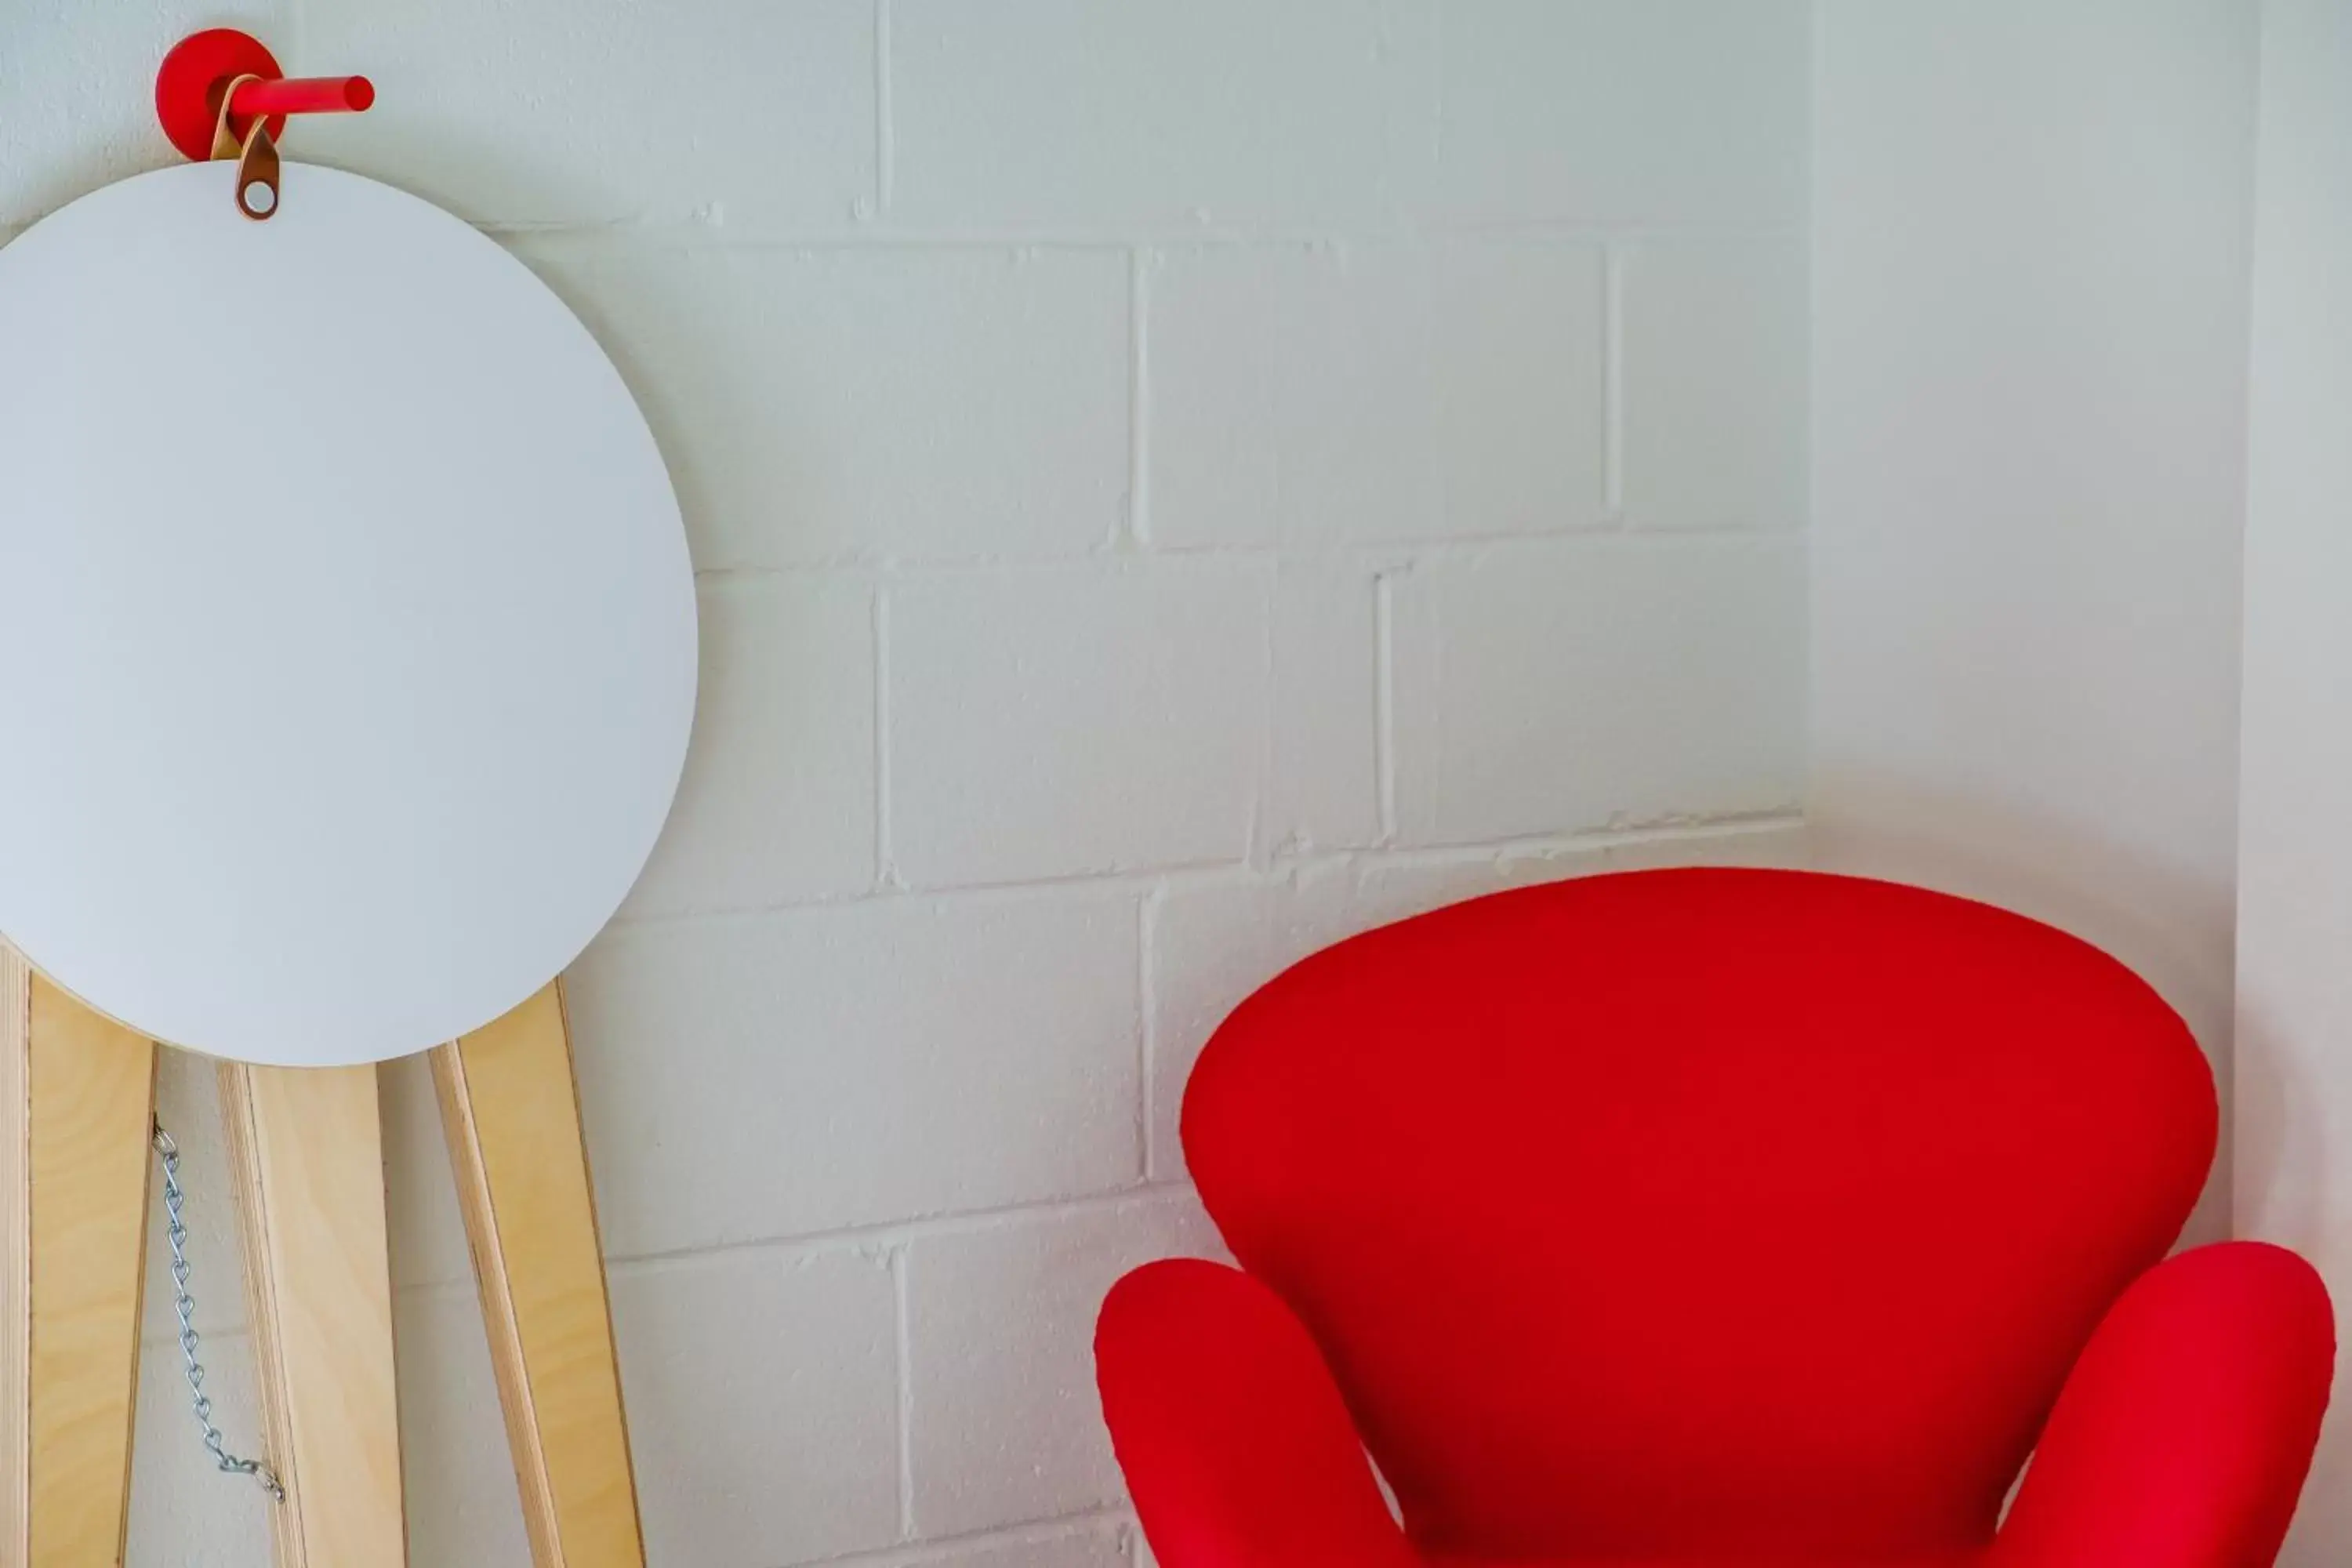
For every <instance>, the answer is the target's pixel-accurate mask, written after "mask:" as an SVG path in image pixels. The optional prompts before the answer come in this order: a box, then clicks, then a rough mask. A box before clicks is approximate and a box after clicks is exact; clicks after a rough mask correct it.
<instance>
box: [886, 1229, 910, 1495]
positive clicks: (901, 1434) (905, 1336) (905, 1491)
mask: <svg viewBox="0 0 2352 1568" xmlns="http://www.w3.org/2000/svg"><path fill="white" fill-rule="evenodd" d="M907 1300H908V1297H907V1249H906V1248H905V1247H893V1248H891V1251H890V1310H891V1313H892V1316H893V1318H894V1319H895V1327H896V1330H897V1336H896V1352H897V1357H898V1539H899V1540H901V1541H912V1540H914V1539H915V1331H914V1324H913V1321H912V1319H911V1316H910V1314H909V1312H908V1306H907Z"/></svg>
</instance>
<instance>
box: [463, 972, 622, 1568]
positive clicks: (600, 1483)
mask: <svg viewBox="0 0 2352 1568" xmlns="http://www.w3.org/2000/svg"><path fill="white" fill-rule="evenodd" d="M433 1079H434V1084H435V1086H436V1089H438V1090H439V1093H440V1099H441V1120H442V1125H443V1128H444V1130H445V1131H446V1133H447V1135H448V1139H449V1157H450V1160H451V1163H453V1164H454V1165H455V1167H456V1170H457V1194H458V1199H459V1204H460V1206H461V1207H462V1208H463V1209H464V1211H465V1215H466V1229H467V1237H468V1238H469V1239H470V1241H471V1243H472V1247H473V1255H474V1273H475V1278H476V1280H477V1282H478V1284H479V1286H480V1288H481V1296H482V1318H483V1321H484V1322H485V1323H486V1324H487V1326H488V1330H489V1338H490V1358H491V1361H492V1363H494V1364H495V1366H496V1368H497V1371H498V1380H499V1398H500V1400H501V1402H502V1403H503V1404H504V1405H505V1408H506V1417H507V1436H508V1440H509V1445H510V1446H511V1447H512V1448H513V1451H514V1461H515V1476H516V1479H517V1482H518V1483H519V1484H520V1488H521V1490H522V1502H523V1521H524V1524H525V1525H526V1527H527V1528H528V1530H529V1532H530V1546H531V1558H532V1561H533V1562H534V1563H536V1564H537V1565H538V1568H640V1565H641V1564H643V1563H644V1562H645V1545H644V1541H643V1536H642V1533H641V1531H640V1530H639V1526H638V1520H637V1497H636V1484H635V1479H634V1477H633V1475H632V1472H631V1469H630V1463H629V1439H628V1427H627V1422H626V1419H625V1415H624V1414H623V1411H622V1405H621V1382H620V1372H619V1368H618V1366H617V1364H616V1363H615V1361H614V1352H613V1322H612V1312H611V1309H610V1307H609V1305H608V1303H607V1300H606V1297H605V1290H604V1256H603V1252H602V1250H601V1248H600V1247H599V1244H598V1241H597V1234H596V1208H595V1197H594V1193H593V1187H592V1184H591V1183H590V1180H589V1173H588V1157H587V1151H586V1148H585V1145H584V1144H583V1142H582V1139H581V1133H580V1103H579V1095H578V1091H577V1089H576V1088H575V1086H574V1083H573V1079H572V1042H571V1034H570V1029H569V1026H568V1024H567V1021H566V1019H565V1016H564V1007H563V994H562V986H561V984H551V985H549V986H548V987H546V989H544V990H542V991H541V992H540V993H539V994H537V995H536V996H534V997H532V998H531V999H530V1001H529V1002H526V1003H524V1004H523V1005H521V1006H520V1007H518V1008H516V1009H515V1010H514V1011H513V1012H511V1013H509V1014H508V1015H507V1016H505V1017H503V1018H500V1019H499V1021H498V1022H496V1023H494V1024H492V1025H490V1026H488V1028H485V1029H482V1030H479V1031H478V1032H476V1033H474V1034H471V1035H467V1036H466V1037H464V1038H463V1039H461V1040H458V1041H457V1043H455V1044H454V1045H448V1046H444V1047H441V1048H440V1049H438V1050H436V1051H435V1052H434V1053H433Z"/></svg>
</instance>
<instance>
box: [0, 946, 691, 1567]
mask: <svg viewBox="0 0 2352 1568" xmlns="http://www.w3.org/2000/svg"><path fill="white" fill-rule="evenodd" d="M157 1049H158V1047H156V1046H155V1045H154V1044H153V1043H152V1041H149V1040H146V1039H144V1038H142V1037H139V1036H137V1035H135V1034H133V1033H132V1032H131V1031H130V1030H127V1029H125V1028H123V1027H122V1026H120V1025H118V1024H115V1023H113V1022H111V1021H110V1020H108V1019H106V1018H103V1017H101V1016H99V1015H98V1014H96V1013H94V1012H91V1011H90V1010H89V1008H87V1007H85V1006H83V1005H80V1004H79V1002H77V1001H75V1000H74V999H73V998H72V997H70V996H68V994H65V993H64V992H63V991H61V990H58V988H57V987H55V986H53V985H51V984H48V983H47V981H45V980H43V979H42V978H41V977H40V976H39V975H38V974H37V973H34V972H33V971H32V969H31V968H30V966H29V965H27V964H26V963H25V961H24V960H23V959H22V958H21V957H20V956H19V955H18V954H17V953H16V952H15V951H14V950H13V949H11V948H9V947H8V946H6V944H5V943H0V1205H6V1207H5V1212H0V1568H16V1565H17V1564H24V1565H26V1568H118V1565H119V1564H120V1563H121V1561H122V1551H123V1542H124V1536H125V1531H126V1528H127V1523H128V1518H129V1505H130V1478H131V1445H132V1440H133V1432H132V1426H133V1422H132V1417H133V1412H134V1410H135V1406H136V1401H137V1393H138V1378H139V1331H140V1323H141V1303H142V1293H143V1285H144V1281H143V1272H144V1271H143V1263H144V1258H145V1253H146V1225H147V1215H148V1209H149V1203H150V1191H149V1188H150V1172H151V1157H150V1143H149V1139H150V1135H151V1130H152V1120H153V1105H154V1083H155V1064H156V1052H157ZM432 1058H433V1073H434V1079H435V1084H436V1089H437V1091H438V1095H439V1099H440V1102H441V1107H442V1114H443V1121H444V1126H445V1129H446V1133H447V1137H448V1143H449V1152H450V1157H451V1162H452V1165H453V1168H454V1170H455V1173H456V1176H457V1190H458V1194H459V1200H460V1207H461V1209H462V1211H463V1213H464V1215H465V1220H466V1226H467V1239H468V1242H469V1245H470V1247H471V1250H472V1254H473V1258H474V1264H475V1271H476V1278H477V1282H478V1286H479V1288H480V1294H481V1300H482V1309H483V1317H484V1322H485V1326H486V1328H487V1330H488V1337H489V1342H490V1350H491V1359H492V1363H493V1365H494V1367H495V1368H496V1371H497V1374H498V1384H499V1399H500V1403H501V1405H503V1407H504V1410H505V1415H506V1425H507V1431H508V1436H509V1447H510V1448H511V1451H512V1454H513V1458H514V1463H515V1470H516V1478H517V1483H518V1486H519V1489H520V1493H521V1500H522V1504H523V1517H524V1521H525V1525H526V1528H527V1531H528V1533H529V1536H530V1549H531V1558H532V1562H533V1563H534V1564H535V1565H536V1568H642V1564H643V1563H644V1561H645V1548H644V1539H643V1531H642V1529H641V1526H640V1523H639V1519H638V1510H637V1499H636V1488H635V1475H634V1470H633V1467H632V1465H631V1462H630V1456H629V1443H628V1429H627V1421H626V1416H625V1412H624V1409H623V1405H622V1399H621V1385H620V1375H619V1369H618V1363H617V1361H616V1359H615V1355H614V1341H613V1330H612V1314H611V1310H610V1306H609V1304H608V1300H607V1297H606V1292H605V1282H604V1260H603V1254H602V1250H601V1247H600V1245H599V1242H598V1239H597V1230H596V1217H595V1204H594V1195H593V1184H592V1182H591V1180H590V1176H589V1171H588V1165H587V1158H586V1152H585V1147H584V1144H583V1140H582V1136H581V1128H580V1114H579V1099H578V1093H577V1089H576V1087H575V1084H574V1081H573V1077H572V1052H571V1039H570V1030H569V1025H568V1019H567V1016H566V1014H565V1010H564V1005H563V996H562V987H561V985H560V984H550V985H549V986H547V987H546V988H545V989H543V990H542V991H541V992H540V993H539V994H537V995H535V996H533V997H532V998H531V999H530V1001H529V1002H527V1003H525V1004H524V1005H522V1006H520V1007H519V1008H517V1009H515V1010H514V1011H513V1012H512V1013H510V1014H509V1015H508V1016H506V1017H504V1018H501V1019H499V1020H498V1021H497V1022H495V1023H493V1024H491V1025H489V1026H487V1027H486V1028H483V1029H481V1030H479V1031H477V1032H476V1033H474V1034H471V1035H467V1036H466V1037H463V1038H462V1039H459V1040H456V1041H453V1042H451V1043H449V1044H448V1045H446V1046H443V1047H439V1048H438V1049H437V1050H436V1051H434V1052H433V1053H432ZM220 1072H221V1091H222V1092H221V1101H222V1118H223V1121H224V1124H225V1128H226V1134H227V1142H228V1147H229V1152H230V1159H231V1166H232V1171H233V1174H234V1176H235V1180H236V1199H237V1205H238V1209H239V1218H240V1221H241V1226H242V1230H243V1234H244V1240H245V1257H246V1276H247V1300H248V1305H249V1308H250V1311H251V1317H252V1323H253V1334H254V1345H255V1352H256V1356H255V1359H256V1361H257V1366H258V1370H259V1376H260V1380H261V1384H262V1400H261V1405H262V1409H263V1412H264V1427H265V1433H264V1436H265V1456H264V1457H265V1458H267V1460H268V1463H269V1464H270V1466H271V1467H272V1468H273V1470H274V1471H275V1473H276V1474H277V1475H278V1479H279V1480H280V1481H281V1483H282V1484H283V1485H284V1487H285V1489H286V1494H287V1495H286V1500H285V1501H284V1502H283V1503H282V1504H279V1505H277V1506H275V1507H274V1508H272V1510H271V1513H272V1517H271V1530H272V1537H273V1541H274V1543H275V1552H276V1558H277V1562H278V1568H404V1564H405V1563H406V1562H407V1542H406V1525H405V1514H404V1496H403V1487H402V1475H401V1457H400V1434H399V1411H398V1394H397V1386H396V1382H395V1378H394V1348H393V1323H392V1284H391V1275H390V1269H389V1267H388V1263H387V1253H386V1246H385V1225H384V1182H383V1141H382V1131H381V1125H380V1121H379V1108H378V1101H377V1092H376V1069H375V1068H373V1067H358V1068H259V1067H251V1066H246V1065H242V1064H235V1063H224V1064H222V1066H221V1069H220ZM148 1437H149V1440H150V1441H164V1442H172V1441H183V1440H187V1439H185V1437H184V1435H183V1434H181V1433H178V1432H163V1433H151V1434H149V1435H148ZM256 1495H257V1498H258V1494H256ZM259 1506H265V1507H268V1506H270V1505H269V1504H268V1502H267V1501H266V1500H262V1501H260V1503H259Z"/></svg>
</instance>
